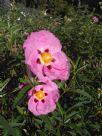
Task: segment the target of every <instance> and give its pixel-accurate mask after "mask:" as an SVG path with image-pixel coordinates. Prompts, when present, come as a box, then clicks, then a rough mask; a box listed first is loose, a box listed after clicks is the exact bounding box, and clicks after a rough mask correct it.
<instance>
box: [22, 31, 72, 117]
mask: <svg viewBox="0 0 102 136" xmlns="http://www.w3.org/2000/svg"><path fill="white" fill-rule="evenodd" d="M23 49H24V53H25V64H26V65H27V66H28V67H29V69H30V71H31V72H32V74H33V75H35V76H36V77H37V78H38V80H39V81H40V82H42V84H41V85H37V86H35V87H34V88H32V89H31V90H30V91H29V92H28V98H29V100H28V109H29V111H31V112H32V113H33V114H34V115H44V114H47V113H49V112H52V111H54V110H55V108H56V102H57V101H58V99H59V90H58V87H57V85H56V84H55V83H54V82H53V80H68V79H69V74H70V61H69V59H68V57H67V56H66V55H65V53H64V52H63V51H62V50H61V49H62V45H61V43H60V41H59V39H58V38H57V37H56V36H55V35H54V34H53V33H51V32H49V31H46V30H41V31H38V32H31V34H30V35H29V36H28V37H27V39H26V40H25V42H24V44H23Z"/></svg>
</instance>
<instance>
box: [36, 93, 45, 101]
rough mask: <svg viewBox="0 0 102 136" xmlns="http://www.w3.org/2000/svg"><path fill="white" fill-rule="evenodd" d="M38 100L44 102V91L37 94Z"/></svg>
mask: <svg viewBox="0 0 102 136" xmlns="http://www.w3.org/2000/svg"><path fill="white" fill-rule="evenodd" d="M35 96H36V98H37V99H39V100H42V99H43V98H44V97H45V93H44V92H43V91H38V92H36V93H35Z"/></svg>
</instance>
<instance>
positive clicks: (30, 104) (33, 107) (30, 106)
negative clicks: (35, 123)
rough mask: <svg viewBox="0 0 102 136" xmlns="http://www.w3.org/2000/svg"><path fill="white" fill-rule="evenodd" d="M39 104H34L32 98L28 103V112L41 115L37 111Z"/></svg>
mask: <svg viewBox="0 0 102 136" xmlns="http://www.w3.org/2000/svg"><path fill="white" fill-rule="evenodd" d="M38 103H39V102H34V96H32V97H30V99H29V101H28V110H29V111H30V112H32V113H33V114H34V115H39V112H38V111H37V105H38Z"/></svg>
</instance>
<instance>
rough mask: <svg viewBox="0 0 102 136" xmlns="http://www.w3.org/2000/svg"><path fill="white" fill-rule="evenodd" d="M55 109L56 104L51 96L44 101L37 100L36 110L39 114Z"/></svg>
mask: <svg viewBox="0 0 102 136" xmlns="http://www.w3.org/2000/svg"><path fill="white" fill-rule="evenodd" d="M55 109H56V104H55V102H54V101H53V99H52V98H51V97H47V98H46V99H45V102H44V103H42V102H39V103H38V105H37V112H38V113H39V115H45V114H48V113H50V112H53V111H54V110H55Z"/></svg>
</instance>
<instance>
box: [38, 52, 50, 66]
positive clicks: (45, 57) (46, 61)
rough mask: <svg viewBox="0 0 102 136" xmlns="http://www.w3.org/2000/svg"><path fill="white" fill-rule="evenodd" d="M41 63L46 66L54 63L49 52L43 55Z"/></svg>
mask: <svg viewBox="0 0 102 136" xmlns="http://www.w3.org/2000/svg"><path fill="white" fill-rule="evenodd" d="M40 61H41V63H43V64H45V65H49V64H50V63H51V61H52V56H51V54H50V53H49V52H43V53H41V57H40Z"/></svg>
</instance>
